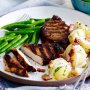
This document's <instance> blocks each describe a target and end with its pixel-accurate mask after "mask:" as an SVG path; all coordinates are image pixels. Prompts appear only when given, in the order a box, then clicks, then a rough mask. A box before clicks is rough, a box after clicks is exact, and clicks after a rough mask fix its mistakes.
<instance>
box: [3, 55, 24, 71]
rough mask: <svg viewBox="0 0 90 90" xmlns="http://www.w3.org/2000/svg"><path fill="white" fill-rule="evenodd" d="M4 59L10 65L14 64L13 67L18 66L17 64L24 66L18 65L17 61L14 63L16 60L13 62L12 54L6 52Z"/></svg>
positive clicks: (21, 67)
mask: <svg viewBox="0 0 90 90" xmlns="http://www.w3.org/2000/svg"><path fill="white" fill-rule="evenodd" d="M4 59H5V61H6V62H7V63H8V66H9V67H12V66H13V67H16V66H17V67H18V68H20V69H23V66H20V65H18V64H17V63H14V62H13V60H12V58H11V57H10V55H7V54H6V55H5V56H4Z"/></svg>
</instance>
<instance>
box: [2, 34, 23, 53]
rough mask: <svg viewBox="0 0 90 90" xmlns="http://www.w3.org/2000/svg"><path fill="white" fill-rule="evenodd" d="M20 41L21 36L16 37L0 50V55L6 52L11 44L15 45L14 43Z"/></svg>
mask: <svg viewBox="0 0 90 90" xmlns="http://www.w3.org/2000/svg"><path fill="white" fill-rule="evenodd" d="M20 39H21V35H18V36H17V37H15V39H14V40H12V41H11V42H10V43H9V44H8V45H7V46H5V47H4V48H2V49H1V50H0V53H2V52H4V51H6V50H7V49H8V48H10V47H11V46H12V45H13V44H15V43H16V42H17V41H18V40H20Z"/></svg>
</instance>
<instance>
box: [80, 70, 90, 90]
mask: <svg viewBox="0 0 90 90" xmlns="http://www.w3.org/2000/svg"><path fill="white" fill-rule="evenodd" d="M88 71H89V70H86V73H85V76H84V79H83V80H82V83H81V85H80V88H79V90H81V88H82V86H83V85H84V82H85V80H86V78H87V75H88Z"/></svg>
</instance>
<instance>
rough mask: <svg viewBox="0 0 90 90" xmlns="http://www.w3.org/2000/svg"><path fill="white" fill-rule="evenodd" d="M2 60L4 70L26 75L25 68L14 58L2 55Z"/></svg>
mask: <svg viewBox="0 0 90 90" xmlns="http://www.w3.org/2000/svg"><path fill="white" fill-rule="evenodd" d="M3 60H4V64H5V70H6V71H8V72H11V73H14V74H16V75H19V76H23V77H28V72H27V70H26V69H25V68H24V67H23V66H22V65H20V63H19V62H18V61H17V60H14V59H13V58H12V57H11V56H10V55H8V54H6V55H4V58H3Z"/></svg>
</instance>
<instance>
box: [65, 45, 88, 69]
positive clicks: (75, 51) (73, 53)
mask: <svg viewBox="0 0 90 90" xmlns="http://www.w3.org/2000/svg"><path fill="white" fill-rule="evenodd" d="M65 58H66V60H67V61H69V62H71V65H72V67H73V68H75V67H78V66H80V65H82V64H83V63H84V62H86V59H87V54H86V52H85V50H84V49H83V48H82V47H81V46H80V45H79V44H70V45H69V46H68V47H67V48H66V50H65ZM85 64H86V63H85Z"/></svg>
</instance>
